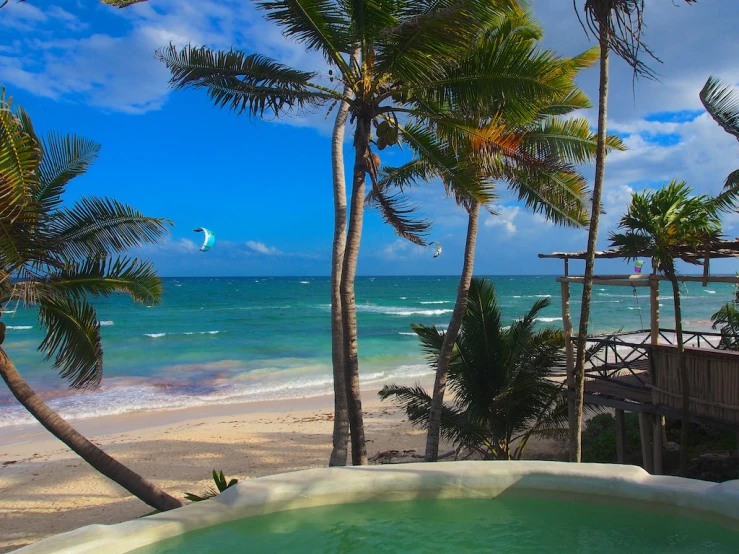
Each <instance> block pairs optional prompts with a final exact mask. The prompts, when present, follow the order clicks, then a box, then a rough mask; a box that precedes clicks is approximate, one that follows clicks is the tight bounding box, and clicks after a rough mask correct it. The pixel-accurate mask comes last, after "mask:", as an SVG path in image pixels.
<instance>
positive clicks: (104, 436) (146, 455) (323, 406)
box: [0, 390, 566, 552]
mask: <svg viewBox="0 0 739 554" xmlns="http://www.w3.org/2000/svg"><path fill="white" fill-rule="evenodd" d="M375 393H376V391H375V390H371V391H366V392H365V393H364V395H363V408H364V412H365V426H366V434H367V451H368V454H369V456H373V455H375V454H377V453H378V452H384V451H388V450H399V451H404V450H406V451H409V450H415V451H416V452H417V453H419V454H420V453H422V452H423V447H424V444H425V433H424V432H422V431H420V430H418V429H414V428H412V427H411V426H410V424H409V423H408V421H407V419H406V418H405V414H404V413H403V412H402V411H401V410H400V409H398V408H397V407H395V406H394V405H392V404H389V403H386V402H384V403H381V402H380V401H379V400H378V399H377V397H376V396H375ZM332 402H333V400H332V398H331V397H318V398H310V399H302V400H290V401H280V402H259V403H251V404H234V405H225V406H208V407H202V408H192V409H185V410H173V411H166V412H147V413H141V412H139V413H133V414H127V415H119V416H110V417H104V418H97V419H89V420H80V421H77V422H74V424H75V426H76V427H77V428H78V429H79V430H80V431H81V432H82V433H84V434H85V435H86V436H87V437H88V438H90V439H91V440H93V442H95V443H96V444H98V445H99V446H101V447H102V448H104V449H105V450H106V451H107V452H109V453H110V454H111V455H113V456H114V457H116V458H118V459H119V460H120V461H121V462H123V463H125V464H127V465H128V466H130V467H131V468H132V469H133V470H134V471H137V472H139V473H141V474H142V475H144V476H146V477H147V478H148V479H150V480H152V481H154V482H155V483H156V484H157V485H158V486H160V487H162V488H163V489H165V490H166V491H167V492H169V493H170V494H172V495H174V496H177V497H182V496H183V495H184V493H186V492H194V493H200V492H202V491H204V490H205V489H207V488H208V487H209V486H210V485H211V484H212V482H211V479H210V472H211V470H213V469H218V470H222V471H223V472H224V474H225V475H226V477H228V478H233V477H235V478H238V479H239V480H245V479H253V478H255V477H260V476H264V475H270V474H275V473H284V472H288V471H296V470H300V469H308V468H313V467H322V466H325V465H327V463H328V458H329V454H330V452H331V432H332V426H333V423H332V412H333V410H332ZM0 445H1V446H0V552H7V551H10V550H13V549H15V548H19V547H21V546H23V545H26V544H29V543H32V542H35V541H37V540H40V539H42V538H44V537H47V536H49V535H54V534H57V533H63V532H65V531H70V530H72V529H76V528H78V527H82V526H84V525H90V524H94V523H103V524H111V523H118V522H121V521H125V520H128V519H132V518H136V517H139V516H141V515H143V514H146V513H148V512H150V511H151V508H149V506H147V505H146V504H144V503H143V502H141V501H140V500H138V499H136V498H134V497H132V496H131V495H130V494H129V493H128V492H127V491H125V490H124V489H122V488H120V487H119V486H118V485H116V484H114V483H112V482H111V481H109V480H108V479H107V478H105V477H103V476H101V475H99V474H98V473H97V472H95V471H94V470H93V469H91V468H90V467H89V466H88V465H87V464H86V463H85V462H83V461H82V460H81V459H80V458H79V457H77V456H76V455H75V454H74V453H73V452H71V451H70V450H68V449H67V448H66V447H65V446H64V445H63V444H62V443H60V442H59V441H57V440H56V439H55V438H54V437H52V436H51V435H50V434H49V433H48V432H47V431H46V430H45V429H43V428H42V427H40V426H36V425H28V426H23V427H22V428H20V427H18V428H15V429H13V430H11V431H8V430H5V431H3V432H2V433H0ZM565 450H566V445H565V444H564V443H562V444H560V443H557V442H551V441H546V442H543V441H539V442H535V443H534V444H531V445H530V446H529V447H528V450H527V453H528V456H527V457H534V458H553V459H554V458H558V457H560V456H563V455H564V452H565Z"/></svg>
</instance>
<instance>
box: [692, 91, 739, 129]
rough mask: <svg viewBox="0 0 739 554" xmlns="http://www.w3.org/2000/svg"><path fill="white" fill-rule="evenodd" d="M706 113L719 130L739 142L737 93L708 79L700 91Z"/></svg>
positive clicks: (738, 101)
mask: <svg viewBox="0 0 739 554" xmlns="http://www.w3.org/2000/svg"><path fill="white" fill-rule="evenodd" d="M700 99H701V102H702V103H703V106H704V107H705V108H706V111H707V112H708V113H709V114H710V115H711V117H712V118H713V119H714V121H716V123H718V124H719V125H720V126H721V128H722V129H723V130H724V131H726V132H727V133H729V134H730V135H734V137H736V139H737V140H739V93H738V92H737V89H735V88H734V87H732V86H731V85H728V84H725V83H722V82H721V80H719V79H718V78H716V77H709V78H708V81H706V84H705V85H704V86H703V89H702V90H701V91H700Z"/></svg>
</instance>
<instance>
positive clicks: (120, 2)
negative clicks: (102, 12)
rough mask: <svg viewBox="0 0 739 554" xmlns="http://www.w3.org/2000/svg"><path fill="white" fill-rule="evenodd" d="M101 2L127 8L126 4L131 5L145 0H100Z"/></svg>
mask: <svg viewBox="0 0 739 554" xmlns="http://www.w3.org/2000/svg"><path fill="white" fill-rule="evenodd" d="M101 2H102V3H103V4H108V5H109V6H113V7H115V8H127V7H128V6H132V5H134V4H140V3H141V2H146V0H101Z"/></svg>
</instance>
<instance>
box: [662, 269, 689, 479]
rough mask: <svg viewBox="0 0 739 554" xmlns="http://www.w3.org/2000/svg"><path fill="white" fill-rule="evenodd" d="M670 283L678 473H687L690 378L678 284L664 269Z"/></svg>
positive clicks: (673, 273)
mask: <svg viewBox="0 0 739 554" xmlns="http://www.w3.org/2000/svg"><path fill="white" fill-rule="evenodd" d="M665 273H666V274H667V277H668V278H669V279H670V283H672V302H673V304H674V305H675V335H676V336H677V368H678V372H679V374H680V388H681V389H682V412H683V413H682V418H683V421H682V425H681V427H680V475H682V476H683V477H686V476H687V473H688V426H689V424H690V378H689V376H688V368H687V367H686V365H685V344H684V343H683V316H682V310H681V308H680V285H679V284H678V282H677V276H676V275H675V272H674V270H673V271H665Z"/></svg>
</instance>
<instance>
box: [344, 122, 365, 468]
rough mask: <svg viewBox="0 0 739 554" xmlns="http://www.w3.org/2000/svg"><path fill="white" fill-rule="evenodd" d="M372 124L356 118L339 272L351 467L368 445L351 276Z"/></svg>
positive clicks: (359, 461) (359, 462)
mask: <svg viewBox="0 0 739 554" xmlns="http://www.w3.org/2000/svg"><path fill="white" fill-rule="evenodd" d="M370 125H371V121H370V120H368V119H363V118H361V117H358V118H357V128H356V131H355V133H354V148H355V151H356V154H355V159H354V174H353V175H354V178H353V184H352V200H351V208H350V213H349V232H348V233H347V239H346V250H345V251H344V266H343V268H342V272H341V309H342V312H343V334H344V356H345V360H344V363H345V364H346V365H345V377H346V393H347V400H348V405H349V427H350V435H351V443H352V464H354V465H367V444H366V443H365V440H364V421H363V418H362V397H361V393H360V390H359V354H358V347H357V306H356V302H355V298H354V277H355V276H356V273H357V258H358V256H359V242H360V240H361V238H362V218H363V216H364V194H365V193H364V188H365V171H366V169H367V168H369V167H370V165H369V164H370V156H371V152H370V148H369V138H370Z"/></svg>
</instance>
